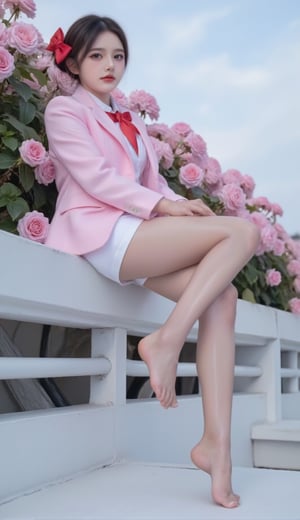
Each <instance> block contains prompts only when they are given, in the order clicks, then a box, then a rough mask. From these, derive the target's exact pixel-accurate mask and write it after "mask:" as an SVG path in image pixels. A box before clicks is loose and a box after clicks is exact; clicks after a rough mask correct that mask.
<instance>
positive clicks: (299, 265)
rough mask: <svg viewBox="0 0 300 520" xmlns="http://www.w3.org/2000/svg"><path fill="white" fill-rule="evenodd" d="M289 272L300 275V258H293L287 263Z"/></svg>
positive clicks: (292, 274)
mask: <svg viewBox="0 0 300 520" xmlns="http://www.w3.org/2000/svg"><path fill="white" fill-rule="evenodd" d="M287 270H288V273H289V274H290V275H291V276H300V262H299V260H291V261H290V262H289V263H288V264H287Z"/></svg>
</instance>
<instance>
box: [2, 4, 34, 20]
mask: <svg viewBox="0 0 300 520" xmlns="http://www.w3.org/2000/svg"><path fill="white" fill-rule="evenodd" d="M5 7H6V9H10V11H11V13H13V11H14V10H15V9H16V7H17V8H18V9H20V11H22V13H25V14H26V15H27V16H28V18H34V17H35V11H36V5H35V2H34V1H33V0H5Z"/></svg>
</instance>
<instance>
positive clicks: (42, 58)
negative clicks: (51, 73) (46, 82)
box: [29, 52, 53, 70]
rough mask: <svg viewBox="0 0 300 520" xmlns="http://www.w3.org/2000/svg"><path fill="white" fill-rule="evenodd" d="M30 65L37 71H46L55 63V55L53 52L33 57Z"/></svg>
mask: <svg viewBox="0 0 300 520" xmlns="http://www.w3.org/2000/svg"><path fill="white" fill-rule="evenodd" d="M29 63H30V65H31V66H32V67H33V68H35V69H37V70H46V69H48V67H50V65H52V63H53V54H52V53H51V52H41V53H39V54H38V56H34V57H32V58H31V59H30V62H29Z"/></svg>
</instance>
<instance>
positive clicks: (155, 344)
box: [120, 217, 259, 408]
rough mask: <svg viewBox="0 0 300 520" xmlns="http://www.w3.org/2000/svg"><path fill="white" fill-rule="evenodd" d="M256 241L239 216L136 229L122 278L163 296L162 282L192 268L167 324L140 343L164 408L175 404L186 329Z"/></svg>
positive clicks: (156, 222) (169, 220)
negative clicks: (137, 280)
mask: <svg viewBox="0 0 300 520" xmlns="http://www.w3.org/2000/svg"><path fill="white" fill-rule="evenodd" d="M258 240H259V234H258V230H257V228H256V226H254V225H253V224H251V223H249V222H247V221H245V220H241V219H238V218H237V217H232V218H230V217H162V218H155V219H152V220H150V221H147V222H144V223H143V224H141V226H140V227H139V228H138V230H137V232H136V234H135V236H134V237H133V239H132V241H131V243H130V245H129V247H128V249H127V252H126V255H125V257H124V260H123V263H122V266H121V272H120V278H121V280H128V279H133V278H142V277H145V276H147V277H149V279H148V280H147V281H146V283H145V286H146V287H148V288H149V289H151V290H154V291H155V290H156V292H160V293H161V294H164V293H163V292H162V289H161V286H162V278H164V279H165V280H167V275H169V276H171V274H172V273H174V272H176V271H180V270H182V269H184V268H186V267H190V266H195V268H194V270H193V274H192V276H191V278H190V281H189V282H188V283H187V285H186V286H185V289H184V291H183V292H182V293H181V296H180V298H179V299H178V300H177V304H176V306H175V307H174V309H173V311H172V313H171V314H170V316H169V318H168V319H167V321H166V322H165V324H164V325H163V326H162V327H161V328H160V329H158V330H157V331H155V332H154V333H152V334H150V335H149V336H147V337H146V338H144V339H143V340H142V341H141V342H140V345H139V352H140V355H141V357H142V359H143V360H144V361H145V362H146V364H147V365H148V368H149V372H150V381H151V385H152V388H153V390H154V392H155V394H156V396H157V398H158V399H159V401H160V402H161V404H162V406H164V407H166V408H167V407H169V406H176V395H175V379H176V368H177V362H178V356H179V353H180V351H181V348H182V345H183V343H184V341H185V338H186V336H187V334H188V332H189V330H190V329H191V327H192V325H193V324H194V323H195V321H196V320H197V319H199V317H200V316H201V314H202V313H203V312H204V311H205V310H206V309H207V308H208V307H209V306H210V305H211V304H212V302H213V301H214V300H215V299H216V298H217V296H219V294H221V293H222V292H223V291H224V290H225V288H226V287H227V286H228V285H229V284H230V282H231V280H232V279H233V278H234V277H235V275H236V274H237V273H238V272H239V271H240V269H241V268H242V267H243V266H244V265H245V263H246V262H247V261H248V260H249V259H250V258H251V257H252V255H253V254H254V252H255V250H256V247H257V244H258ZM171 278H172V277H171Z"/></svg>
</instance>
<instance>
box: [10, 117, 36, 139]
mask: <svg viewBox="0 0 300 520" xmlns="http://www.w3.org/2000/svg"><path fill="white" fill-rule="evenodd" d="M3 119H5V120H6V121H8V123H9V124H10V125H11V126H12V127H13V128H15V129H16V130H18V132H20V134H21V135H22V137H23V139H35V140H36V141H40V137H39V135H38V134H37V132H36V131H35V130H34V129H33V128H31V127H30V126H26V125H24V124H23V123H21V121H19V120H18V119H17V118H16V117H14V116H12V115H10V114H4V116H3Z"/></svg>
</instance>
